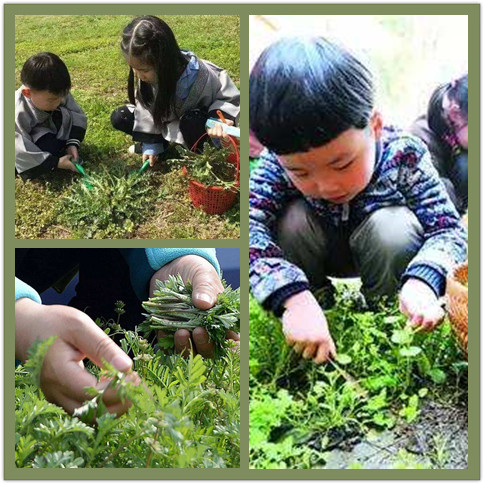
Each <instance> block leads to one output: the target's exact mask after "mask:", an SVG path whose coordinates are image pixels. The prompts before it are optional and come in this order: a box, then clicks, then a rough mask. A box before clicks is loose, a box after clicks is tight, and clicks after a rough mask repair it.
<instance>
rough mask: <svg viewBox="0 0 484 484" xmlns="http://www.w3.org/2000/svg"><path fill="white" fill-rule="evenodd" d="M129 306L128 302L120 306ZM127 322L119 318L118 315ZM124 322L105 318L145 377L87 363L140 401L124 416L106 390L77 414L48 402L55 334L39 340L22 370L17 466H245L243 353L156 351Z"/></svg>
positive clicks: (92, 393)
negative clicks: (43, 374) (48, 357)
mask: <svg viewBox="0 0 484 484" xmlns="http://www.w3.org/2000/svg"><path fill="white" fill-rule="evenodd" d="M118 307H119V309H120V310H122V307H121V306H118ZM118 321H119V320H118ZM118 321H97V323H98V324H99V325H100V326H101V327H103V328H105V329H106V330H109V331H108V332H109V333H110V335H111V336H113V335H115V334H116V335H121V336H122V339H121V346H122V347H123V349H124V350H125V351H127V352H130V353H131V354H132V355H133V359H134V363H135V368H134V369H135V370H136V371H137V372H138V374H139V375H142V380H143V381H142V384H140V385H138V386H136V385H134V384H133V383H131V382H128V381H126V375H125V374H123V373H120V372H118V371H117V370H116V369H115V368H113V367H112V366H110V365H109V364H106V363H104V368H103V369H99V368H97V367H95V366H94V365H90V364H89V365H88V366H87V368H88V369H89V371H91V372H92V373H93V374H94V375H95V376H96V377H97V378H108V379H110V380H111V383H110V386H109V388H114V389H115V390H116V392H117V393H118V395H120V396H121V398H122V399H127V400H129V401H130V402H132V405H131V407H130V409H129V410H128V412H127V413H126V414H125V415H123V416H122V417H120V418H116V417H115V416H114V415H112V414H110V413H107V412H106V408H105V406H104V403H103V401H102V396H103V394H104V391H105V390H104V391H103V392H99V391H98V390H96V389H94V388H88V389H86V391H87V392H88V394H89V395H90V397H91V398H90V400H88V401H86V402H85V403H84V405H83V406H81V407H80V408H78V409H77V410H76V412H75V414H74V416H72V417H71V416H69V415H67V414H66V413H65V412H64V411H63V410H62V409H61V408H60V407H57V406H56V405H53V404H50V403H48V402H47V401H46V400H45V398H44V397H43V395H42V393H41V391H40V389H39V388H38V386H37V373H34V372H33V371H32V370H33V369H34V367H35V368H39V373H40V368H41V367H42V360H43V357H44V355H45V354H46V351H47V350H48V347H49V346H50V345H51V344H52V342H53V340H49V341H46V342H39V343H37V344H36V345H35V346H34V347H33V348H32V351H31V354H30V359H29V361H27V362H26V364H25V366H22V365H20V366H18V367H17V368H16V370H15V464H16V466H17V467H36V468H39V467H42V468H46V467H51V468H75V467H89V468H99V467H130V468H133V467H134V468H140V467H153V468H163V467H165V468H168V467H170V468H183V467H192V468H207V467H238V466H239V465H240V417H239V411H240V358H239V355H238V353H237V352H234V351H229V352H227V354H226V355H225V356H223V357H221V358H219V359H216V360H213V361H212V360H203V358H202V357H201V356H200V355H196V356H194V355H193V353H191V354H190V355H189V356H188V358H183V357H181V356H180V355H176V354H170V355H168V354H165V353H164V352H163V351H161V350H155V349H154V348H153V347H151V346H150V345H149V344H148V343H147V342H146V340H144V339H143V338H142V337H140V336H139V334H138V333H137V331H125V330H123V329H122V328H121V327H120V326H119V322H118Z"/></svg>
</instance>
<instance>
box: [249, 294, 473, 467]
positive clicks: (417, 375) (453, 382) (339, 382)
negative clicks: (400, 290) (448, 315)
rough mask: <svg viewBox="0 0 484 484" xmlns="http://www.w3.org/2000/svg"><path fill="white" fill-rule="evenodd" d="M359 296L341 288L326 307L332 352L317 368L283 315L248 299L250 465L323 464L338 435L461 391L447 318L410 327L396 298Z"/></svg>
mask: <svg viewBox="0 0 484 484" xmlns="http://www.w3.org/2000/svg"><path fill="white" fill-rule="evenodd" d="M355 299H356V298H355V297H354V294H351V291H350V292H348V290H347V288H346V287H345V286H340V287H339V288H338V295H337V304H336V306H335V308H334V309H332V310H329V311H326V312H325V314H326V316H327V318H328V322H329V326H330V330H331V334H332V335H333V337H334V338H335V342H336V345H337V349H338V358H337V360H336V361H335V362H331V363H328V364H326V365H322V366H316V365H314V364H313V363H311V362H306V361H304V360H301V359H299V358H297V357H296V356H295V355H294V354H293V353H292V352H291V351H290V349H289V347H288V346H287V344H286V343H285V339H284V336H283V334H282V331H281V327H280V326H281V325H280V322H279V321H278V320H277V319H276V318H274V317H272V316H271V315H269V314H267V313H266V312H265V311H264V310H263V309H262V308H261V307H260V306H259V305H258V304H257V303H256V302H255V301H254V300H253V299H251V300H250V340H249V348H250V350H249V351H250V361H249V364H250V464H251V467H254V468H311V467H317V466H319V467H321V466H324V464H325V451H329V450H330V449H332V448H335V447H336V446H338V444H339V443H341V442H342V441H344V440H346V439H351V437H352V436H353V437H354V436H357V435H363V434H364V433H366V432H367V431H368V429H370V428H374V429H381V430H382V429H387V428H392V427H393V426H395V425H396V424H397V423H398V422H399V421H404V422H407V423H409V422H412V421H414V420H415V419H416V418H417V416H418V414H419V404H420V401H421V400H422V399H423V398H426V397H427V396H431V397H432V398H444V395H445V398H451V399H454V401H456V400H457V399H459V398H460V397H461V396H462V395H463V393H464V392H465V393H466V388H464V387H463V385H462V383H461V381H462V382H465V381H466V375H467V362H465V361H463V360H462V354H461V352H460V350H459V348H458V346H457V344H456V342H455V340H454V338H453V337H452V334H451V328H450V325H449V323H448V322H446V323H445V324H443V325H442V326H440V327H439V328H438V329H437V330H435V331H433V332H432V333H431V334H422V333H416V332H415V331H412V330H411V329H406V328H405V318H404V316H402V315H401V314H400V313H399V311H398V307H397V304H396V303H392V304H388V303H387V305H385V306H384V305H381V307H380V308H379V309H378V310H376V311H361V310H358V308H357V307H356V304H355Z"/></svg>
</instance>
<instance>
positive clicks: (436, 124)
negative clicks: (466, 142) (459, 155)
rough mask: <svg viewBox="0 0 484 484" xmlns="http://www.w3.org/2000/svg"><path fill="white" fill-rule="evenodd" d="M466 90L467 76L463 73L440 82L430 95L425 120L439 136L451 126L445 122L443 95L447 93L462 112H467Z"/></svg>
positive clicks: (467, 88)
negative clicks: (452, 78)
mask: <svg viewBox="0 0 484 484" xmlns="http://www.w3.org/2000/svg"><path fill="white" fill-rule="evenodd" d="M468 91H469V78H468V75H467V74H465V75H464V76H462V77H461V78H459V79H456V80H455V81H452V82H447V83H445V84H441V85H440V86H439V87H437V89H435V91H434V92H433V93H432V96H431V97H430V101H429V105H428V108H427V121H428V125H429V128H430V129H431V130H432V131H433V132H434V133H435V134H436V135H437V136H439V137H441V138H442V137H443V136H445V135H446V134H448V133H449V130H450V129H451V127H450V126H449V124H448V122H447V117H446V114H445V112H444V109H443V101H444V96H445V95H448V97H449V99H451V100H453V101H455V102H456V103H457V104H458V105H459V108H460V110H461V111H462V113H463V114H464V113H465V115H466V117H467V114H468V109H469V108H468Z"/></svg>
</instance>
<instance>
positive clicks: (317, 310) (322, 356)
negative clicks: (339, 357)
mask: <svg viewBox="0 0 484 484" xmlns="http://www.w3.org/2000/svg"><path fill="white" fill-rule="evenodd" d="M284 306H285V308H286V310H285V311H284V314H283V316H282V329H283V332H284V335H285V336H286V341H287V343H288V344H289V345H290V346H292V347H293V348H294V351H296V352H297V353H301V354H302V357H303V358H305V359H308V360H309V359H313V360H314V362H315V363H324V362H325V361H328V360H330V359H333V358H335V357H336V346H335V344H334V341H333V338H332V337H331V334H330V332H329V329H328V323H327V321H326V317H325V316H324V313H323V311H322V309H321V307H320V306H319V304H318V302H317V301H316V299H315V297H314V296H313V295H312V294H311V292H310V291H303V292H300V293H298V294H295V295H294V296H291V297H290V298H289V299H288V300H287V301H286V303H285V304H284Z"/></svg>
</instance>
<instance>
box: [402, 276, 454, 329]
mask: <svg viewBox="0 0 484 484" xmlns="http://www.w3.org/2000/svg"><path fill="white" fill-rule="evenodd" d="M399 298H400V311H401V312H402V313H403V314H405V316H407V317H408V322H407V326H410V327H413V328H421V329H422V330H423V331H431V330H433V329H434V328H435V327H436V326H437V325H438V324H439V323H441V322H442V320H443V319H444V317H445V312H444V309H443V308H442V306H441V305H440V304H439V301H438V298H437V296H436V295H435V293H434V291H433V290H432V289H431V288H430V286H429V285H427V284H425V282H423V281H421V280H419V279H413V278H410V279H408V280H407V282H405V284H404V285H403V287H402V290H401V291H400V296H399Z"/></svg>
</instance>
